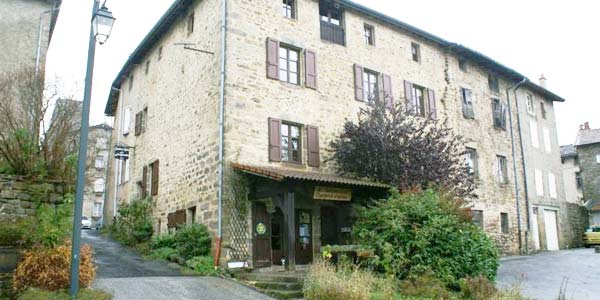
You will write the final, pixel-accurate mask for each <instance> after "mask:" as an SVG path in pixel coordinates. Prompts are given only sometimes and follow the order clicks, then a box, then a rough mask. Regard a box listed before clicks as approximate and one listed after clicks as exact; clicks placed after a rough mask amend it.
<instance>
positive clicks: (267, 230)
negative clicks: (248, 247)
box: [252, 202, 271, 267]
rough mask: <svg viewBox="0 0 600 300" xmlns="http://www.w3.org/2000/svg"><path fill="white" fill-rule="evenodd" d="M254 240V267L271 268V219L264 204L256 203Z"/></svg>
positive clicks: (253, 221) (254, 207) (253, 215)
mask: <svg viewBox="0 0 600 300" xmlns="http://www.w3.org/2000/svg"><path fill="white" fill-rule="evenodd" d="M252 238H253V241H254V242H253V244H254V247H253V252H254V253H253V254H254V266H255V267H268V266H271V217H270V216H269V214H268V213H267V207H266V206H265V204H264V203H262V202H255V203H254V206H253V209H252Z"/></svg>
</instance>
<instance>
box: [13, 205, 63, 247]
mask: <svg viewBox="0 0 600 300" xmlns="http://www.w3.org/2000/svg"><path fill="white" fill-rule="evenodd" d="M63 202H64V203H63V204H56V205H54V204H40V205H39V206H38V207H37V208H36V212H35V217H34V218H29V219H27V222H26V225H24V226H25V227H26V230H27V234H26V235H24V236H23V243H24V245H25V246H26V247H28V248H31V247H35V246H43V247H49V248H52V247H55V246H57V245H59V244H61V243H63V242H64V241H65V240H66V239H68V238H69V237H70V236H71V233H72V230H73V223H72V222H73V217H72V215H73V205H72V203H73V195H71V194H69V195H67V196H65V198H64V199H63Z"/></svg>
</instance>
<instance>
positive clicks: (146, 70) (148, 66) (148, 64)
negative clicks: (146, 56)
mask: <svg viewBox="0 0 600 300" xmlns="http://www.w3.org/2000/svg"><path fill="white" fill-rule="evenodd" d="M149 71H150V60H147V61H146V67H145V69H144V73H145V74H146V75H148V72H149Z"/></svg>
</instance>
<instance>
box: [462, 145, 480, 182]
mask: <svg viewBox="0 0 600 300" xmlns="http://www.w3.org/2000/svg"><path fill="white" fill-rule="evenodd" d="M466 152H467V153H466V154H465V161H466V164H467V173H468V174H469V175H473V176H475V177H477V175H478V173H479V172H478V167H477V166H478V161H477V150H475V149H473V148H467V151H466Z"/></svg>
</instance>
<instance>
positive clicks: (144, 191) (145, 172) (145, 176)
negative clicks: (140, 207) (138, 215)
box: [142, 166, 148, 199]
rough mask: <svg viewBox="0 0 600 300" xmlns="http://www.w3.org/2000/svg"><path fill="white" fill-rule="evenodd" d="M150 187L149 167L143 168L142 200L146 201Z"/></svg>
mask: <svg viewBox="0 0 600 300" xmlns="http://www.w3.org/2000/svg"><path fill="white" fill-rule="evenodd" d="M147 186H148V167H146V166H144V168H142V199H146V196H147V189H146V187H147Z"/></svg>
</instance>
